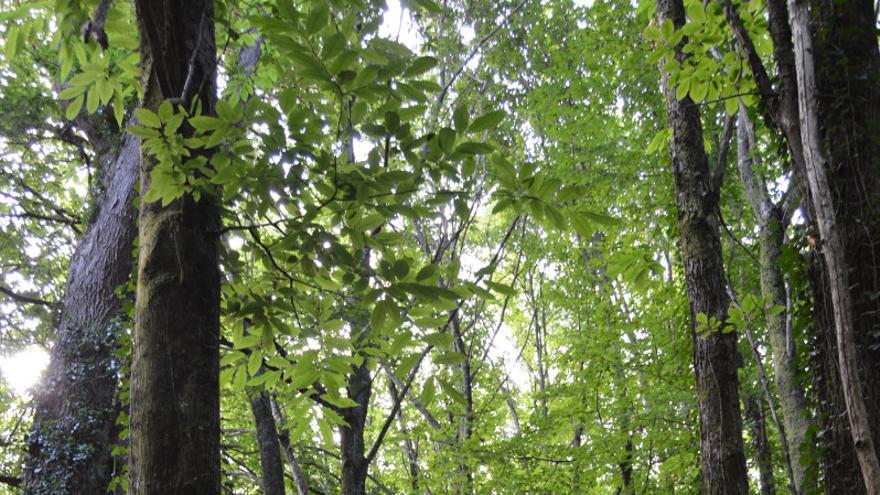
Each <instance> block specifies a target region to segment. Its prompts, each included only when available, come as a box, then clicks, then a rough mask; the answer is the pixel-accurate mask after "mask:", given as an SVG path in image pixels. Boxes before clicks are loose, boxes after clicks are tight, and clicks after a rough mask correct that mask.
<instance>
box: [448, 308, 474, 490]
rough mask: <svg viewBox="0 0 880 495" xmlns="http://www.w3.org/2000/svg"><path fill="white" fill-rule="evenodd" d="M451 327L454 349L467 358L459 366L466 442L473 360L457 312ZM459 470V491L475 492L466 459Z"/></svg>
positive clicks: (471, 408) (470, 418)
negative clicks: (463, 401) (463, 402)
mask: <svg viewBox="0 0 880 495" xmlns="http://www.w3.org/2000/svg"><path fill="white" fill-rule="evenodd" d="M451 327H452V336H453V337H454V340H453V341H452V347H453V350H455V351H456V352H460V353H462V354H464V355H465V360H464V361H462V362H461V364H460V365H459V366H458V367H459V372H460V373H461V393H462V395H463V396H464V399H465V411H464V416H463V417H462V418H461V424H460V425H459V429H458V440H459V442H460V443H466V442H467V441H468V440H470V439H471V436H472V435H473V421H474V390H473V384H472V383H471V360H470V356H468V349H467V346H466V345H465V343H464V335H463V334H462V331H461V320H460V319H459V316H458V313H457V312H456V313H455V314H454V315H452V325H451ZM458 470H459V472H460V473H461V481H462V484H461V486H460V487H459V491H458V492H459V493H463V494H467V493H473V486H474V472H473V470H472V469H471V466H470V465H469V464H468V462H467V460H466V459H464V458H462V459H461V462H460V463H459V465H458Z"/></svg>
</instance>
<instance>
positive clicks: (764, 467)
mask: <svg viewBox="0 0 880 495" xmlns="http://www.w3.org/2000/svg"><path fill="white" fill-rule="evenodd" d="M745 412H746V416H747V417H748V418H749V429H750V430H751V433H752V434H751V437H752V446H753V448H754V449H755V464H757V465H758V475H759V481H760V487H761V495H776V487H775V486H774V484H773V454H772V451H771V449H770V442H768V441H767V426H766V424H767V422H766V421H765V419H764V418H765V415H764V407H763V403H762V402H761V400H760V399H759V398H758V397H757V396H756V394H752V395H749V397H748V398H747V399H746V401H745Z"/></svg>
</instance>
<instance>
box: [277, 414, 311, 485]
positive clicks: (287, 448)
mask: <svg viewBox="0 0 880 495" xmlns="http://www.w3.org/2000/svg"><path fill="white" fill-rule="evenodd" d="M270 405H271V406H272V415H273V416H274V417H275V421H277V423H278V425H280V427H281V431H280V433H279V435H278V443H280V444H281V449H282V450H283V451H284V456H285V457H286V458H287V464H288V466H290V473H291V475H293V485H294V486H295V487H296V493H297V495H309V493H310V492H309V482H308V480H307V479H306V477H305V474H303V471H302V469H301V468H300V467H299V462H297V460H296V456H295V455H293V448H292V447H291V445H290V432H289V431H288V430H287V428H286V426H285V425H286V422H285V421H284V420H283V419H282V416H281V411H280V409H279V408H278V403H277V402H276V401H275V399H274V398H272V399H270Z"/></svg>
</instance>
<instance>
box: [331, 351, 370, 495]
mask: <svg viewBox="0 0 880 495" xmlns="http://www.w3.org/2000/svg"><path fill="white" fill-rule="evenodd" d="M372 390H373V378H372V376H371V374H370V369H369V368H368V367H367V358H364V362H363V363H362V364H361V365H360V366H358V367H357V368H355V370H354V371H353V372H352V373H351V374H350V375H349V380H348V397H349V398H350V399H352V400H353V401H355V402H357V404H358V405H357V406H356V407H349V408H346V409H342V410H341V411H339V412H340V413H341V414H342V417H343V418H344V419H345V421H346V422H347V423H348V426H340V427H339V434H340V437H341V440H342V447H341V453H342V456H341V458H342V494H343V495H366V492H367V470H368V468H369V464H368V463H367V458H366V451H365V449H364V429H365V428H366V424H367V410H368V407H369V405H370V395H372Z"/></svg>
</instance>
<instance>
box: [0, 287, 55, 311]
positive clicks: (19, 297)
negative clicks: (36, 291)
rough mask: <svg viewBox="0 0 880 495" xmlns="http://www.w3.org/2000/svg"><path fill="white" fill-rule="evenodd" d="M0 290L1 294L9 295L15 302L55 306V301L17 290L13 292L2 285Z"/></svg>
mask: <svg viewBox="0 0 880 495" xmlns="http://www.w3.org/2000/svg"><path fill="white" fill-rule="evenodd" d="M0 292H2V293H3V294H6V295H7V296H9V298H10V299H12V300H14V301H16V302H20V303H25V304H38V305H40V306H49V307H53V306H55V303H54V302H52V301H47V300H45V299H40V298H38V297H35V296H29V295H27V294H19V293H18V292H15V291H13V290H12V289H9V288H7V287H4V286H2V285H0Z"/></svg>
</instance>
